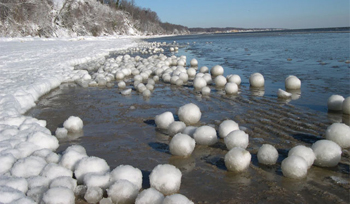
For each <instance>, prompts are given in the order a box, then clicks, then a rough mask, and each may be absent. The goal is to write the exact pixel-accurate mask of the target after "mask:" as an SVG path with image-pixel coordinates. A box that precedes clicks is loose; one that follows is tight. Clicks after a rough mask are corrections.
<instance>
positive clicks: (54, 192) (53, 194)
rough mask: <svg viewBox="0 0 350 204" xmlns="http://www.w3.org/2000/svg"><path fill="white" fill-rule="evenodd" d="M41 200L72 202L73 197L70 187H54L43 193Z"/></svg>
mask: <svg viewBox="0 0 350 204" xmlns="http://www.w3.org/2000/svg"><path fill="white" fill-rule="evenodd" d="M42 201H43V202H44V203H47V204H59V203H64V204H74V203H75V197H74V193H73V191H72V190H71V189H68V188H63V187H55V188H51V189H49V190H48V191H46V192H45V193H44V195H43V199H42Z"/></svg>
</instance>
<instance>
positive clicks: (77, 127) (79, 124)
mask: <svg viewBox="0 0 350 204" xmlns="http://www.w3.org/2000/svg"><path fill="white" fill-rule="evenodd" d="M63 127H64V128H66V129H67V130H68V132H72V133H77V132H81V131H82V130H83V121H82V120H81V119H80V118H79V117H76V116H70V117H69V118H68V119H67V120H66V121H64V123H63Z"/></svg>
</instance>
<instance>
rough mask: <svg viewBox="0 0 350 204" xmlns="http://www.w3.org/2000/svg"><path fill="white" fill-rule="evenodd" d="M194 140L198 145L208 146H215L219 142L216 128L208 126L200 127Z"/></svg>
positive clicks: (195, 133) (194, 134)
mask: <svg viewBox="0 0 350 204" xmlns="http://www.w3.org/2000/svg"><path fill="white" fill-rule="evenodd" d="M193 138H194V139H195V141H196V143H197V144H200V145H208V146H210V145H213V144H215V143H216V142H217V141H218V138H217V135H216V130H215V128H213V127H210V126H207V125H204V126H201V127H198V128H197V129H196V131H195V132H194V133H193Z"/></svg>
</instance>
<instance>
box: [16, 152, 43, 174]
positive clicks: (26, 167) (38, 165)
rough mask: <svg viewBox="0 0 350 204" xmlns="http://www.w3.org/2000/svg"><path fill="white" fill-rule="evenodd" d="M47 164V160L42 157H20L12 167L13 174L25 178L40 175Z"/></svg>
mask: <svg viewBox="0 0 350 204" xmlns="http://www.w3.org/2000/svg"><path fill="white" fill-rule="evenodd" d="M46 164H47V163H46V161H45V160H44V159H43V158H41V157H37V156H30V157H26V158H24V159H19V160H18V161H17V162H16V163H14V165H13V167H12V169H11V174H12V175H13V176H17V177H23V178H28V177H31V176H38V175H39V174H40V172H41V171H42V170H43V169H44V167H45V166H46Z"/></svg>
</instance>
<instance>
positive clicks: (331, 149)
mask: <svg viewBox="0 0 350 204" xmlns="http://www.w3.org/2000/svg"><path fill="white" fill-rule="evenodd" d="M311 148H312V150H313V151H314V153H315V156H316V160H315V162H314V164H315V165H317V166H321V167H334V166H336V165H337V164H338V163H339V161H340V159H341V153H342V151H341V147H340V146H339V145H338V144H337V143H335V142H333V141H330V140H319V141H317V142H315V143H314V144H313V145H312V146H311Z"/></svg>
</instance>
